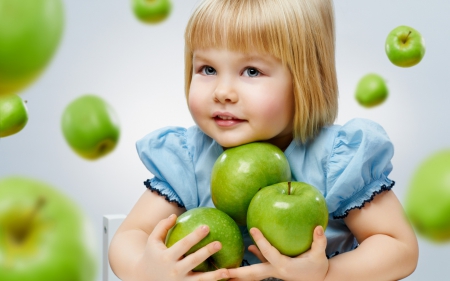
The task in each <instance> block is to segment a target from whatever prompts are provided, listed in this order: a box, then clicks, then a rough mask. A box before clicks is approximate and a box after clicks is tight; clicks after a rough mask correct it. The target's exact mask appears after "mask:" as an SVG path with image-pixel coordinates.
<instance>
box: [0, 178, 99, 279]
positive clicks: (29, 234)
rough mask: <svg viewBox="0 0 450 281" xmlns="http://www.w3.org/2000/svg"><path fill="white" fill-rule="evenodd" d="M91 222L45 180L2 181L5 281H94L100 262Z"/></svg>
mask: <svg viewBox="0 0 450 281" xmlns="http://www.w3.org/2000/svg"><path fill="white" fill-rule="evenodd" d="M97 258H98V257H97V255H96V241H95V236H94V232H93V228H92V224H91V221H90V220H88V218H87V217H86V216H85V214H84V213H83V211H82V210H81V209H80V208H79V206H78V205H77V204H75V202H73V201H72V200H70V199H69V198H68V197H67V196H65V195H64V194H62V193H61V192H59V191H57V190H56V189H55V188H54V187H52V186H49V185H47V184H45V183H43V182H41V181H36V180H34V179H29V178H23V177H7V178H3V179H2V180H0V280H5V281H6V280H8V281H41V280H47V281H56V280H72V281H93V280H95V278H96V274H97V266H98V259H97Z"/></svg>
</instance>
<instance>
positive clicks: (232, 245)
mask: <svg viewBox="0 0 450 281" xmlns="http://www.w3.org/2000/svg"><path fill="white" fill-rule="evenodd" d="M201 225H207V226H208V227H209V233H208V235H207V236H206V237H205V238H203V239H202V240H201V241H200V242H199V243H197V244H196V245H195V246H194V247H192V248H191V249H190V250H189V251H188V252H187V253H186V255H190V254H192V253H194V252H195V251H197V250H198V249H200V248H202V247H204V246H206V245H208V244H209V243H211V242H214V241H219V242H220V243H221V244H222V249H220V250H219V251H218V252H217V253H215V254H213V255H212V256H211V257H209V258H208V259H207V260H206V261H204V262H202V263H201V264H199V265H198V266H197V267H196V268H195V269H194V270H193V271H201V272H205V271H212V270H216V269H219V268H236V267H239V266H240V265H241V263H242V259H243V257H244V247H245V246H244V241H243V238H242V234H241V232H240V230H239V227H238V226H237V224H236V223H235V222H234V221H233V219H231V218H230V217H229V216H228V215H227V214H225V213H224V212H222V211H220V210H218V209H215V208H210V207H198V208H194V209H191V210H189V211H187V212H185V213H183V214H182V215H181V216H179V217H178V219H177V222H176V224H175V225H174V226H173V227H172V228H171V229H170V230H169V233H168V234H167V237H166V245H167V247H168V248H169V247H171V246H172V245H173V244H175V243H176V242H177V241H180V240H181V239H182V238H184V237H185V236H186V235H188V234H189V233H191V232H193V231H194V230H195V229H197V228H198V227H200V226H201Z"/></svg>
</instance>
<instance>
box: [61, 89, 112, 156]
mask: <svg viewBox="0 0 450 281" xmlns="http://www.w3.org/2000/svg"><path fill="white" fill-rule="evenodd" d="M61 127H62V131H63V134H64V137H65V139H66V141H67V143H68V144H69V146H70V147H71V148H72V149H73V150H74V151H75V152H76V153H78V154H79V155H80V156H81V157H83V158H86V159H89V160H95V159H98V158H100V157H102V156H104V155H106V154H108V153H109V152H111V151H112V150H113V149H114V148H115V147H116V145H117V142H118V141H119V136H120V128H119V122H118V118H117V115H116V113H115V111H114V110H113V108H112V107H111V106H110V105H109V104H108V103H106V101H105V100H103V99H102V98H100V97H98V96H95V95H84V96H81V97H78V98H77V99H75V100H74V101H72V102H71V103H70V104H69V105H68V106H67V107H66V108H65V110H64V112H63V115H62V121H61Z"/></svg>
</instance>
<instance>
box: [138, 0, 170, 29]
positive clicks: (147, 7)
mask: <svg viewBox="0 0 450 281" xmlns="http://www.w3.org/2000/svg"><path fill="white" fill-rule="evenodd" d="M132 8H133V12H134V15H135V16H136V17H137V18H138V19H139V20H140V21H142V22H145V23H150V24H155V23H159V22H162V21H163V20H165V19H166V18H167V17H168V16H169V14H170V12H171V10H172V3H171V1H170V0H132Z"/></svg>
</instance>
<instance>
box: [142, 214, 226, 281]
mask: <svg viewBox="0 0 450 281" xmlns="http://www.w3.org/2000/svg"><path fill="white" fill-rule="evenodd" d="M175 222H176V215H171V216H170V217H168V218H167V219H163V220H161V221H160V222H159V223H158V224H157V225H156V226H155V228H154V229H153V231H152V233H151V234H150V236H149V237H148V240H147V245H146V247H145V251H144V254H143V255H142V257H141V258H140V259H139V261H138V262H137V265H136V268H135V272H136V277H135V278H134V279H133V280H142V281H144V280H145V281H149V280H150V281H151V280H165V281H169V280H174V281H177V280H183V281H196V280H220V279H223V278H228V271H227V269H219V270H216V271H210V272H205V273H203V272H192V269H193V268H195V267H196V266H197V265H199V264H200V263H201V262H203V261H204V260H206V259H207V258H208V257H209V256H211V255H212V254H214V253H216V252H218V251H219V250H220V249H221V248H222V245H221V244H220V242H218V241H215V242H212V243H210V244H208V245H206V246H205V247H203V248H201V249H199V250H198V251H196V252H195V253H192V254H190V255H188V256H186V257H184V254H185V253H186V252H187V251H188V250H189V249H190V248H191V247H192V246H194V245H195V244H197V243H198V242H200V240H202V239H203V238H204V237H205V236H206V235H207V234H208V232H209V228H208V226H201V227H199V228H197V229H196V230H195V231H194V232H192V233H190V234H189V235H187V236H186V237H184V238H183V239H181V240H180V241H178V242H177V243H175V244H174V245H173V246H172V247H170V248H167V247H166V245H165V243H164V241H165V239H166V236H167V232H168V231H169V229H170V228H171V227H172V226H174V225H175Z"/></svg>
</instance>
